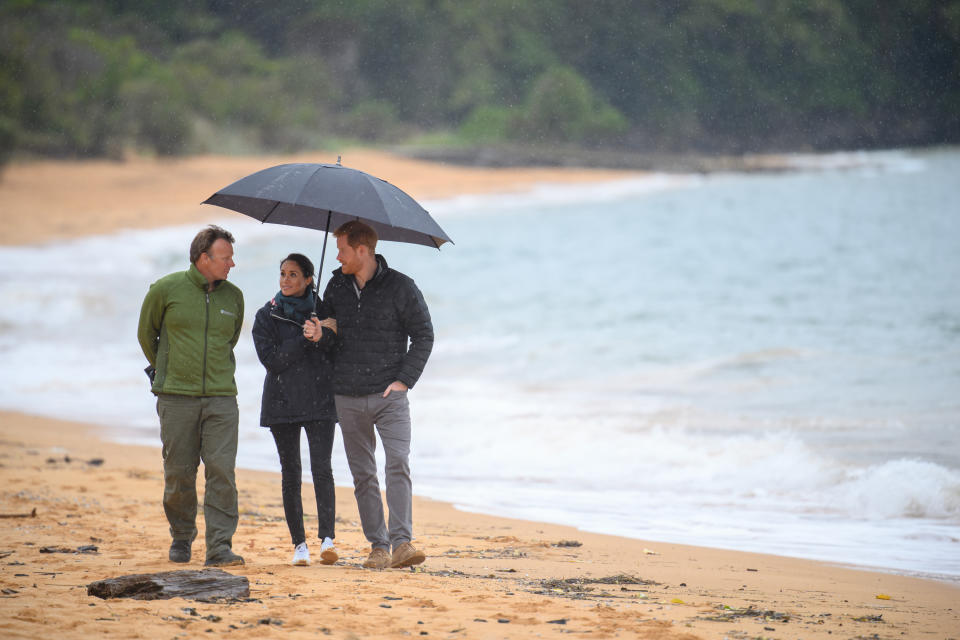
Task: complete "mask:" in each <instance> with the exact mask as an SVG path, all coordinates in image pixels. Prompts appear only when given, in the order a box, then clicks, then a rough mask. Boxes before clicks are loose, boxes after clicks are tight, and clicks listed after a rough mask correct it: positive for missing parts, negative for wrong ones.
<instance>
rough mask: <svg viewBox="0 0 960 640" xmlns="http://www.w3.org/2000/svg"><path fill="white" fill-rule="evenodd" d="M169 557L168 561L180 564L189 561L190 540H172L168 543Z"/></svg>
mask: <svg viewBox="0 0 960 640" xmlns="http://www.w3.org/2000/svg"><path fill="white" fill-rule="evenodd" d="M169 558H170V562H178V563H180V564H186V563H187V562H190V541H189V540H174V541H173V543H172V544H171V545H170V553H169Z"/></svg>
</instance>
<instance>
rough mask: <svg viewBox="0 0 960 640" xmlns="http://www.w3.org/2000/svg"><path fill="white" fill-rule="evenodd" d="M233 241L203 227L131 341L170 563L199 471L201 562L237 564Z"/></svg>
mask: <svg viewBox="0 0 960 640" xmlns="http://www.w3.org/2000/svg"><path fill="white" fill-rule="evenodd" d="M233 242H234V240H233V236H232V235H231V234H230V233H229V232H228V231H225V230H224V229H221V228H220V227H217V226H215V225H210V226H209V227H207V228H206V229H204V230H202V231H201V232H200V233H198V234H197V236H196V237H195V238H194V239H193V242H192V243H191V245H190V262H191V265H190V268H189V269H187V270H186V271H178V272H176V273H171V274H170V275H168V276H164V277H163V278H160V279H159V280H157V281H156V282H154V283H153V284H152V285H151V286H150V290H149V291H148V292H147V296H146V298H144V300H143V307H142V308H141V309H140V325H139V328H138V330H137V338H138V339H139V340H140V347H141V348H142V349H143V353H144V355H146V356H147V360H148V361H149V362H150V367H148V368H147V371H148V373H149V374H150V375H151V379H152V381H153V386H152V391H153V393H154V394H155V395H156V396H157V414H158V415H159V416H160V440H161V442H162V444H163V476H164V490H163V510H164V512H165V513H166V515H167V521H168V522H169V523H170V536H171V537H172V538H173V543H172V544H171V545H170V553H169V558H170V561H171V562H180V563H186V562H189V561H190V556H191V546H192V544H193V540H194V539H195V538H196V537H197V525H196V520H197V469H198V467H199V466H200V461H201V460H202V461H203V466H204V475H205V476H206V490H205V495H204V500H203V518H204V521H205V523H206V532H205V533H206V563H205V564H206V565H207V566H214V567H224V566H233V565H241V564H243V558H242V557H240V556H239V555H237V554H235V553H234V552H233V550H232V547H233V534H234V532H235V531H236V530H237V521H238V518H239V514H238V511H237V484H236V480H235V477H234V467H235V466H236V461H237V429H238V423H239V412H238V410H237V384H236V382H235V381H234V378H233V374H234V370H235V368H236V361H235V359H234V356H233V348H234V347H235V346H236V344H237V339H238V338H239V337H240V327H241V325H242V324H243V294H242V293H241V292H240V289H239V288H237V287H236V286H235V285H233V284H232V283H229V282H227V274H228V273H229V272H230V269H231V267H233V266H234V262H233Z"/></svg>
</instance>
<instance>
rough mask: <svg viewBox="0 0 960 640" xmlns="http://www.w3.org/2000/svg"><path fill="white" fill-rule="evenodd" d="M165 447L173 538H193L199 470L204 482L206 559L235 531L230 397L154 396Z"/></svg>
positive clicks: (235, 419)
mask: <svg viewBox="0 0 960 640" xmlns="http://www.w3.org/2000/svg"><path fill="white" fill-rule="evenodd" d="M157 415H158V416H160V440H161V442H162V443H163V482H164V487H163V510H164V512H165V513H166V515H167V522H169V523H170V536H171V537H172V538H173V539H174V540H189V541H190V542H193V540H194V538H196V537H197V469H198V468H199V466H200V461H201V460H202V461H203V472H204V476H205V479H206V484H205V489H204V498H203V519H204V523H205V532H204V533H205V535H206V543H207V545H206V546H207V548H206V552H207V559H210V558H211V557H212V556H214V555H216V554H218V553H220V552H221V551H223V550H224V549H230V548H231V547H232V541H233V534H234V532H235V531H236V530H237V521H238V520H239V513H238V511H237V482H236V479H235V477H234V468H235V466H236V463H237V431H238V424H239V419H240V413H239V411H238V409H237V399H236V397H234V396H216V397H202V398H197V397H191V396H180V395H172V394H161V395H160V396H158V397H157Z"/></svg>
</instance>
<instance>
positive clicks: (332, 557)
mask: <svg viewBox="0 0 960 640" xmlns="http://www.w3.org/2000/svg"><path fill="white" fill-rule="evenodd" d="M339 559H340V556H339V555H337V549H336V547H334V546H333V540H331V539H330V538H324V539H323V542H322V543H321V544H320V563H321V564H333V563H334V562H336V561H337V560H339Z"/></svg>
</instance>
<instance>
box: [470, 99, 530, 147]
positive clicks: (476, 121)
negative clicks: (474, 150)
mask: <svg viewBox="0 0 960 640" xmlns="http://www.w3.org/2000/svg"><path fill="white" fill-rule="evenodd" d="M516 119H517V115H516V113H515V110H514V109H510V108H509V107H493V106H489V105H482V106H479V107H476V108H475V109H474V110H473V111H471V112H470V115H469V117H467V119H466V120H465V121H464V122H463V124H462V125H460V129H459V133H460V136H461V137H462V138H463V139H464V140H467V141H469V142H479V143H485V142H500V141H502V140H507V139H508V138H509V137H510V132H511V131H512V129H513V122H514V120H516Z"/></svg>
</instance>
